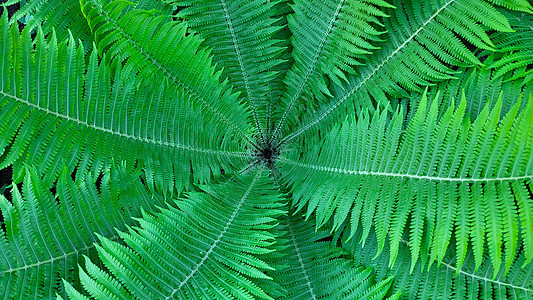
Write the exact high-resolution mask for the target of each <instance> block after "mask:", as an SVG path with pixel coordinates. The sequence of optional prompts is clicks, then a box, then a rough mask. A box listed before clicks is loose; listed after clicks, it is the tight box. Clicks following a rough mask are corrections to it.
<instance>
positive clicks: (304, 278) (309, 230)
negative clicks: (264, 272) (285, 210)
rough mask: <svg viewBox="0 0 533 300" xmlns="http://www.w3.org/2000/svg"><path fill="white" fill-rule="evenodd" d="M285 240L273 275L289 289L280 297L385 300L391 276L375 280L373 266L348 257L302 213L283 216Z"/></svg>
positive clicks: (325, 232) (326, 233)
mask: <svg viewBox="0 0 533 300" xmlns="http://www.w3.org/2000/svg"><path fill="white" fill-rule="evenodd" d="M281 225H282V226H283V227H284V229H285V231H286V235H285V237H284V238H285V239H286V243H285V244H284V245H283V248H284V249H283V250H282V251H281V254H283V255H284V256H282V257H281V258H280V262H279V264H280V265H282V266H284V267H283V268H280V269H279V270H276V271H273V272H271V273H272V274H270V273H269V275H271V276H272V277H273V278H274V280H275V281H276V282H278V283H279V284H280V285H281V286H282V287H283V288H285V289H286V290H287V291H286V293H285V294H284V295H283V296H282V297H279V299H383V298H384V296H385V295H386V294H387V291H388V289H389V287H390V284H391V281H390V279H383V280H381V281H380V282H375V281H374V278H373V271H372V268H363V267H361V266H358V265H356V264H354V262H353V261H352V260H350V259H347V258H345V257H344V256H346V255H347V254H348V253H347V252H346V251H345V250H344V249H342V248H337V247H332V246H331V245H330V243H329V242H325V241H320V240H321V239H323V238H327V237H328V236H329V233H328V232H327V231H325V230H319V231H315V228H314V226H313V224H311V223H308V222H305V221H304V220H303V218H301V217H299V216H295V215H293V216H290V217H284V218H283V220H282V223H281Z"/></svg>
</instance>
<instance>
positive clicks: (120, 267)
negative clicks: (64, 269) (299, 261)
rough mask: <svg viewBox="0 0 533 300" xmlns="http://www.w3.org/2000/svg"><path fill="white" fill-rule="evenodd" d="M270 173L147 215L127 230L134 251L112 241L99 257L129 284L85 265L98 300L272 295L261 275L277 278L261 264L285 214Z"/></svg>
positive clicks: (83, 279) (230, 183) (212, 189)
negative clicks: (112, 298) (263, 286)
mask: <svg viewBox="0 0 533 300" xmlns="http://www.w3.org/2000/svg"><path fill="white" fill-rule="evenodd" d="M265 175H266V171H259V172H257V174H256V175H247V176H242V177H236V178H234V180H231V181H228V182H226V183H223V184H219V185H212V186H205V187H202V189H203V190H204V191H203V192H193V193H189V194H188V195H187V198H186V199H183V200H180V201H176V202H175V206H176V208H173V207H170V208H168V209H162V210H161V212H158V213H155V215H149V214H143V217H142V218H141V219H137V220H138V221H139V224H140V228H138V229H130V230H129V232H127V233H119V234H120V236H121V237H122V239H123V240H124V241H125V242H126V244H127V245H129V246H130V247H131V248H127V247H124V246H123V245H120V244H119V243H117V242H113V241H110V240H109V239H107V238H103V237H102V238H101V242H102V245H101V246H97V248H98V252H99V255H100V257H101V259H102V261H103V262H104V263H105V264H106V267H107V268H108V269H109V270H110V271H111V273H112V274H113V275H114V276H116V277H117V279H118V280H120V282H121V284H118V283H117V284H115V285H113V288H110V287H107V284H108V278H106V277H103V274H104V273H102V271H101V270H100V269H99V268H97V267H96V266H94V265H90V264H89V265H88V267H87V273H85V272H84V271H83V270H81V271H80V272H81V276H80V277H81V283H82V284H83V286H84V287H85V288H86V289H87V290H88V291H89V293H90V294H91V296H93V297H95V298H96V299H110V295H113V294H114V295H118V294H120V295H123V296H124V297H126V298H135V299H170V298H173V297H176V298H178V299H194V298H204V299H221V298H236V299H253V298H254V297H261V298H269V297H268V296H267V294H266V293H265V291H263V290H261V289H260V288H259V287H258V286H257V285H256V284H254V282H253V280H254V279H256V278H260V279H265V278H269V277H268V276H267V275H265V274H264V273H263V272H264V271H265V270H269V269H271V268H270V267H269V266H268V265H267V264H266V263H264V262H263V261H261V259H260V257H261V255H263V254H266V253H268V252H270V251H271V250H270V249H269V247H270V245H272V244H273V243H274V240H275V239H274V238H275V237H274V236H273V235H271V234H269V232H268V231H269V229H270V228H272V227H273V226H274V225H275V223H274V222H275V221H276V217H278V216H279V215H280V214H282V213H284V212H283V211H282V210H280V208H281V207H282V206H283V203H282V202H281V199H279V198H278V199H276V196H275V194H276V193H275V191H273V190H272V189H271V187H272V186H273V185H272V182H271V179H268V178H267V177H266V176H265Z"/></svg>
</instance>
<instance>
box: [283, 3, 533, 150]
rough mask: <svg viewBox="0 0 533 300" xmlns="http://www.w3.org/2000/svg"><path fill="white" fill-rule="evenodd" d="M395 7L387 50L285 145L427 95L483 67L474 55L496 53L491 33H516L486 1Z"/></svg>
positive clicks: (309, 115)
mask: <svg viewBox="0 0 533 300" xmlns="http://www.w3.org/2000/svg"><path fill="white" fill-rule="evenodd" d="M495 2H496V4H503V3H502V2H503V1H495ZM514 2H517V1H514ZM519 2H520V4H521V5H515V6H514V8H516V9H521V10H523V11H527V12H531V11H532V8H531V5H530V4H529V3H528V2H527V1H519ZM506 3H508V2H506ZM393 5H394V6H395V7H396V8H395V9H387V10H385V13H387V14H389V15H390V17H389V18H384V19H383V23H384V24H385V27H386V28H388V29H389V31H388V32H387V34H388V39H386V41H385V43H382V44H381V46H382V48H381V49H380V50H379V51H376V53H375V55H373V56H372V58H371V60H370V61H369V63H368V64H366V65H365V66H362V67H360V68H358V69H357V74H355V75H351V76H349V77H348V80H349V83H348V84H345V85H343V86H342V88H336V89H335V91H334V93H333V94H334V97H333V98H332V99H331V100H330V101H329V103H327V104H324V105H321V106H320V107H319V108H318V109H317V110H311V111H305V112H304V113H303V114H302V115H301V116H300V117H299V118H298V120H300V121H298V122H297V121H293V122H289V124H291V126H289V128H291V130H290V131H288V130H284V134H283V136H285V137H284V138H283V139H282V142H287V141H290V140H292V139H294V138H295V137H298V136H300V135H301V134H302V133H304V132H307V134H306V136H313V135H316V130H320V131H327V130H328V129H329V128H331V126H332V125H333V124H335V121H336V120H338V119H339V118H343V116H346V115H350V114H353V113H354V111H357V110H358V108H359V107H365V106H366V107H373V106H375V103H376V101H377V103H387V102H389V101H390V100H389V97H404V96H407V92H408V91H422V90H423V87H425V86H427V85H433V84H435V83H436V82H439V81H443V80H447V79H450V78H452V77H453V75H454V73H455V72H454V71H453V69H452V67H453V66H455V67H456V66H476V65H481V62H480V61H479V59H478V58H477V57H476V56H475V55H474V51H475V50H476V49H490V50H494V49H495V48H494V43H493V42H492V41H491V39H490V38H489V36H488V31H490V30H496V31H501V32H510V31H512V28H511V27H510V25H509V22H508V20H507V19H506V18H505V16H504V15H503V14H502V13H500V12H499V11H498V10H497V9H496V8H495V7H494V6H493V5H491V4H490V3H487V2H486V1H485V0H442V1H428V0H424V1H416V3H415V2H412V3H411V1H403V2H400V1H395V2H393ZM294 118H296V116H294ZM318 124H321V125H318ZM295 127H296V128H295ZM311 128H312V129H313V130H311V131H310V132H308V130H309V129H311Z"/></svg>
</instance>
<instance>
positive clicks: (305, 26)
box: [273, 0, 392, 137]
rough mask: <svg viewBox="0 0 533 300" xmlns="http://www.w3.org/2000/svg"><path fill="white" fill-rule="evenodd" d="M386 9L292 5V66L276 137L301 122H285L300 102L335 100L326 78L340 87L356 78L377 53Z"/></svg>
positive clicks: (375, 3)
mask: <svg viewBox="0 0 533 300" xmlns="http://www.w3.org/2000/svg"><path fill="white" fill-rule="evenodd" d="M384 7H392V6H391V5H390V4H388V3H387V2H385V1H382V0H365V1H350V0H348V1H345V0H328V1H308V0H302V1H299V0H297V1H294V4H293V5H292V9H293V10H294V13H293V14H291V15H289V16H288V26H289V28H290V30H291V32H292V34H293V36H292V37H291V40H292V47H293V48H294V49H293V51H292V57H293V59H294V64H293V65H292V67H291V69H290V71H289V72H288V73H287V75H286V79H285V82H286V85H287V86H286V90H287V92H286V93H285V94H284V95H283V96H282V98H281V100H282V102H281V103H282V104H283V106H281V107H280V108H278V109H277V114H279V115H280V116H279V117H278V119H279V122H278V124H276V127H275V129H274V132H273V136H274V137H277V135H278V134H279V130H281V129H282V126H284V125H285V121H287V122H289V123H290V124H292V125H294V124H295V123H296V122H297V121H296V120H294V119H287V118H288V117H289V115H290V113H291V112H292V110H293V109H294V107H296V104H297V102H299V101H301V100H302V99H304V100H306V101H308V102H311V101H309V100H312V99H315V98H317V99H319V100H320V102H326V101H327V99H326V98H328V97H330V96H331V94H330V92H329V88H328V83H327V81H326V80H327V78H329V79H331V80H332V81H333V82H335V83H336V84H338V85H340V84H341V83H342V82H345V81H346V80H347V79H346V75H345V72H348V73H354V72H355V71H354V69H353V67H354V66H357V65H360V64H362V63H363V60H364V57H365V56H366V55H368V54H370V53H371V52H372V51H373V50H375V49H376V47H375V46H374V45H373V42H376V41H379V40H380V38H379V36H380V35H381V34H382V33H383V32H382V31H379V30H378V29H376V28H375V27H380V25H382V24H381V23H380V21H379V19H380V18H381V17H386V16H387V15H386V14H385V13H384V12H382V9H383V8H384ZM325 76H327V78H326V77H325ZM326 96H327V97H326Z"/></svg>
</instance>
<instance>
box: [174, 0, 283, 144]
mask: <svg viewBox="0 0 533 300" xmlns="http://www.w3.org/2000/svg"><path fill="white" fill-rule="evenodd" d="M168 2H169V3H172V4H173V5H177V6H178V9H179V12H178V17H180V18H182V19H183V20H185V21H187V23H188V25H189V27H190V29H191V30H193V31H194V32H196V33H197V34H198V36H199V37H201V38H203V39H204V44H206V45H208V46H209V47H210V48H212V49H213V52H212V54H213V62H214V63H215V64H216V65H217V66H218V67H219V68H220V69H221V70H222V78H227V79H228V83H229V84H231V85H232V86H233V87H235V90H236V91H238V92H240V98H241V99H243V100H244V101H246V102H247V103H248V104H249V106H250V108H251V110H252V116H253V118H254V120H253V121H252V122H251V123H254V124H255V125H256V126H257V127H258V137H259V140H260V141H261V144H262V145H265V144H266V143H267V132H266V130H267V128H266V127H267V123H268V120H267V117H268V113H267V110H268V105H269V96H270V94H271V93H272V86H271V82H272V81H273V80H274V79H275V78H276V77H277V76H279V75H278V74H276V72H274V71H273V69H274V68H277V67H278V65H279V64H280V63H282V60H281V59H280V55H281V52H282V51H283V50H285V49H283V48H282V47H280V45H279V41H277V40H275V39H274V35H275V34H276V33H277V32H278V31H280V30H281V29H282V28H281V27H279V26H277V25H276V24H275V22H276V19H275V18H274V14H275V13H276V10H275V1H267V0H251V1H236V0H220V1H206V0H192V1H191V0H183V1H182V0H169V1H168Z"/></svg>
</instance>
